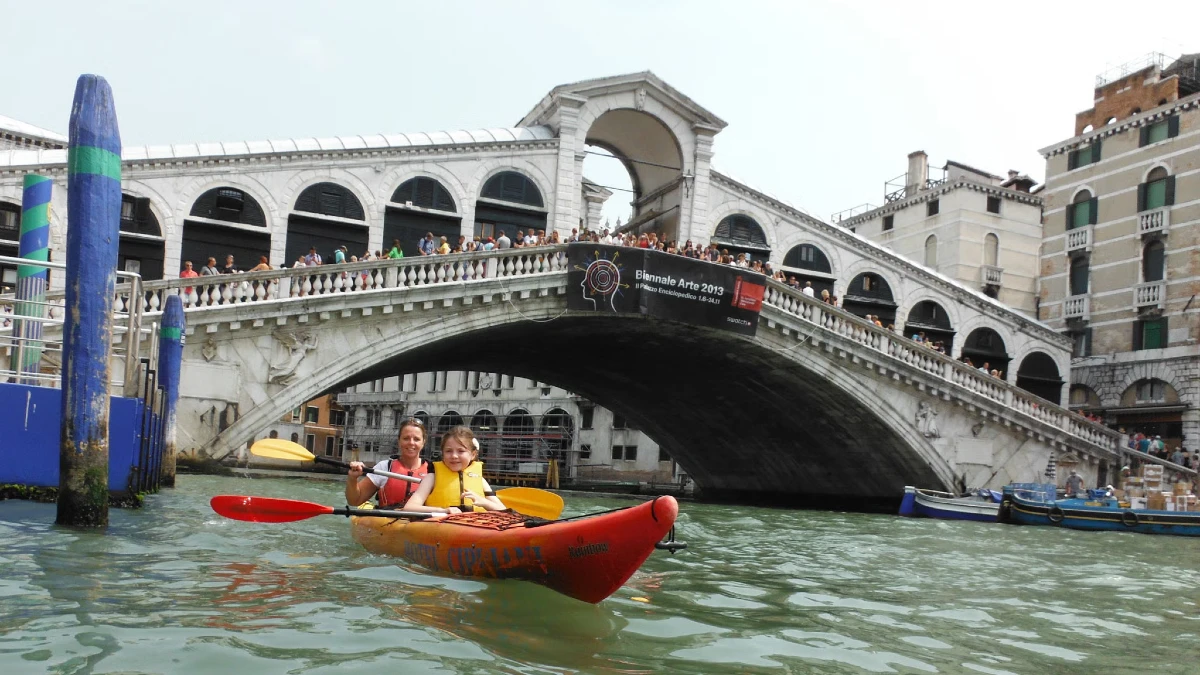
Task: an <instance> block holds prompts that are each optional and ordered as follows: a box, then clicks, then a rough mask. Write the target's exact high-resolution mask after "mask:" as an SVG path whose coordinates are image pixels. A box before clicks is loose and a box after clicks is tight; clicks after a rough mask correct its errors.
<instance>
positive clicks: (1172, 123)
mask: <svg viewBox="0 0 1200 675" xmlns="http://www.w3.org/2000/svg"><path fill="white" fill-rule="evenodd" d="M1178 135H1179V115H1171V116H1170V117H1168V118H1167V138H1175V137H1176V136H1178Z"/></svg>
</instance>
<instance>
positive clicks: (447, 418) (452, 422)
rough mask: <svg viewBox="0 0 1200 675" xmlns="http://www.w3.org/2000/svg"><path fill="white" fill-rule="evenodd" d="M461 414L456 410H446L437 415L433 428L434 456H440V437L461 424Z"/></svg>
mask: <svg viewBox="0 0 1200 675" xmlns="http://www.w3.org/2000/svg"><path fill="white" fill-rule="evenodd" d="M462 423H463V418H462V415H460V414H458V411H457V410H447V411H446V412H444V413H442V414H441V415H438V418H437V426H436V427H435V428H434V430H433V452H434V456H435V457H441V456H442V438H443V437H444V436H445V435H446V433H447V432H449V431H450V430H451V429H453V428H454V427H460V426H462Z"/></svg>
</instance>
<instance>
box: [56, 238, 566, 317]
mask: <svg viewBox="0 0 1200 675" xmlns="http://www.w3.org/2000/svg"><path fill="white" fill-rule="evenodd" d="M566 269H567V249H566V246H565V245H561V244H560V245H557V246H537V247H525V248H510V249H504V250H503V251H478V252H474V253H458V254H449V255H436V256H420V257H411V258H396V259H384V260H370V261H367V262H357V263H342V264H339V265H334V264H329V265H320V266H318V267H288V268H284V269H277V270H268V271H262V272H239V273H237V274H221V275H215V276H201V277H193V278H190V279H169V280H163V281H151V282H146V283H143V284H142V290H141V295H142V310H143V311H145V312H160V311H162V308H163V307H164V306H165V305H166V298H167V296H168V295H175V294H177V293H178V294H180V295H181V296H182V297H183V304H184V307H185V308H187V309H202V308H216V307H227V306H234V305H245V304H250V303H256V302H264V301H270V300H287V299H291V298H313V297H321V296H330V295H336V294H341V293H359V292H364V291H377V290H390V289H397V288H418V287H422V286H432V285H435V284H445V283H469V282H473V281H483V280H489V279H504V278H511V277H521V276H530V275H538V274H551V273H555V272H564V271H566ZM130 295H131V293H130V288H129V287H128V286H118V288H117V292H116V297H115V298H114V307H113V309H114V311H116V312H126V311H128V308H129V307H131V306H132V304H133V303H132V302H131V300H130ZM47 302H49V303H51V304H52V308H51V316H52V317H55V318H61V317H62V304H63V294H62V292H61V291H59V292H56V293H48V294H47Z"/></svg>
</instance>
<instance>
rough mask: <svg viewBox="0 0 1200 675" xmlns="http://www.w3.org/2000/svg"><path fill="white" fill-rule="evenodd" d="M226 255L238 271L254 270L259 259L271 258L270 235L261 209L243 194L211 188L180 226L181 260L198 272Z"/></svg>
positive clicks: (240, 191)
mask: <svg viewBox="0 0 1200 675" xmlns="http://www.w3.org/2000/svg"><path fill="white" fill-rule="evenodd" d="M201 219H203V220H201ZM224 223H228V224H229V225H225V224H224ZM239 225H240V226H248V227H238V226H239ZM229 255H232V256H233V262H234V267H235V268H236V269H238V270H248V269H250V268H251V267H254V266H255V265H257V264H258V259H259V258H260V257H262V256H270V255H271V233H270V232H268V231H267V217H266V213H265V212H264V211H263V208H262V206H260V205H259V203H258V202H257V201H255V199H254V198H253V197H251V196H250V195H248V194H246V192H245V191H244V190H242V189H240V188H235V187H219V188H213V189H212V190H209V191H207V192H205V193H204V194H202V195H200V197H199V198H198V199H197V200H196V202H195V203H194V204H192V210H191V213H190V217H189V218H188V219H185V220H184V222H183V242H182V246H181V248H180V259H181V260H191V261H192V263H193V266H194V268H195V269H198V268H200V267H201V266H203V265H204V261H205V260H206V259H208V258H210V257H211V258H216V260H217V264H218V266H220V265H223V264H224V262H225V257H226V256H229ZM289 262H290V261H289Z"/></svg>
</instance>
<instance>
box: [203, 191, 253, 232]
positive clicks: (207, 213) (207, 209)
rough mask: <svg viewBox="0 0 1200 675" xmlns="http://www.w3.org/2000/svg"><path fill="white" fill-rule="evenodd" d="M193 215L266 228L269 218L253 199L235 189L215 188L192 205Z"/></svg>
mask: <svg viewBox="0 0 1200 675" xmlns="http://www.w3.org/2000/svg"><path fill="white" fill-rule="evenodd" d="M191 215H193V216H197V217H200V218H211V219H212V220H223V221H225V222H229V223H238V224H240V225H253V226H255V227H266V226H267V217H266V214H265V213H263V209H262V207H261V206H259V204H258V202H257V201H255V200H254V198H253V197H251V196H250V195H248V194H246V192H245V191H244V190H241V189H239V188H235V187H220V188H213V189H212V190H209V191H208V192H205V193H204V194H202V195H200V198H199V199H197V200H196V203H195V204H192V212H191Z"/></svg>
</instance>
